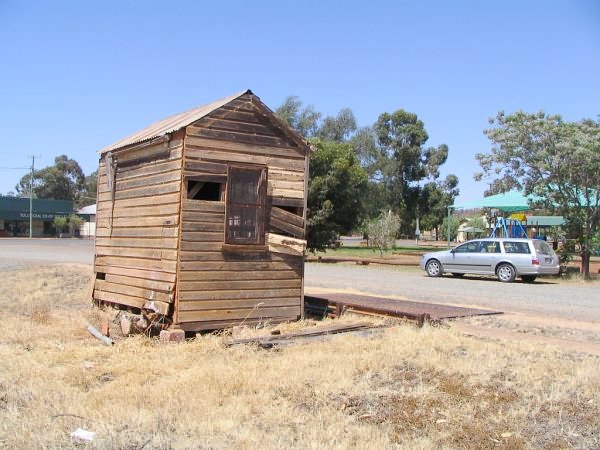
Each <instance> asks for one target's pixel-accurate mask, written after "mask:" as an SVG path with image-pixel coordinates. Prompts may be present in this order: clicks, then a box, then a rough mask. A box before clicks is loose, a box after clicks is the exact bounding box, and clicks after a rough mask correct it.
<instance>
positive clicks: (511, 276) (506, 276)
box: [496, 263, 517, 283]
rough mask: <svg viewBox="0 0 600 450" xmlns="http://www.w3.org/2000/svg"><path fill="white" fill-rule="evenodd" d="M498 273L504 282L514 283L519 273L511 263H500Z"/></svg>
mask: <svg viewBox="0 0 600 450" xmlns="http://www.w3.org/2000/svg"><path fill="white" fill-rule="evenodd" d="M496 275H498V279H499V280H500V281H502V282H503V283H512V282H513V281H515V278H516V276H517V273H516V272H515V268H514V267H513V266H511V265H510V264H506V263H504V264H500V265H499V266H498V268H497V269H496Z"/></svg>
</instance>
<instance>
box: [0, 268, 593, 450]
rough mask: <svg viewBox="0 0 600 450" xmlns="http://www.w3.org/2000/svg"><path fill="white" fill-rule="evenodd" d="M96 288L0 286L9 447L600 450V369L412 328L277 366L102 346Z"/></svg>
mask: <svg viewBox="0 0 600 450" xmlns="http://www.w3.org/2000/svg"><path fill="white" fill-rule="evenodd" d="M90 274H91V271H90V270H89V268H85V269H82V267H81V266H53V267H42V266H39V267H34V268H31V269H28V270H22V269H21V270H14V271H7V272H2V277H1V278H0V292H2V294H1V296H0V310H2V311H3V313H4V314H3V327H2V328H0V365H1V367H0V369H1V370H0V447H7V448H62V447H76V446H79V445H80V444H78V443H76V442H74V441H73V439H72V438H71V437H70V435H69V433H70V432H72V431H74V430H75V429H76V428H78V427H81V428H84V429H88V430H92V431H95V432H96V433H97V436H96V438H95V440H94V441H93V442H92V443H90V444H87V445H86V447H89V448H146V449H148V448H238V449H245V448H302V449H305V448H370V449H388V448H394V447H397V448H423V449H425V448H427V449H429V448H506V449H509V448H510V449H521V448H525V449H527V448H565V447H578V448H593V447H598V446H600V436H599V431H598V430H600V419H599V418H600V377H598V364H599V359H598V358H595V357H591V356H585V355H576V354H567V353H563V352H558V351H555V350H552V349H548V348H545V347H540V346H537V345H532V344H528V343H527V342H526V341H524V342H522V343H518V344H510V343H498V342H492V341H482V340H478V339H474V338H468V337H464V336H462V335H459V334H458V333H455V332H454V331H452V330H448V329H443V328H431V327H427V326H426V327H424V328H422V329H416V328H414V327H413V326H410V325H402V326H398V327H394V328H390V329H387V330H386V331H384V332H382V333H380V334H376V335H372V336H370V337H367V338H365V337H358V336H337V337H335V338H333V339H331V340H329V341H324V342H316V343H310V344H306V345H294V346H289V347H284V348H280V349H277V350H276V351H273V350H261V349H258V348H256V347H253V346H236V347H232V348H227V347H226V346H225V340H226V339H229V338H230V336H228V335H227V333H221V334H215V335H203V336H198V337H197V338H195V339H192V340H190V341H187V342H186V343H184V344H179V345H162V344H160V343H159V342H158V341H157V340H156V339H150V338H147V337H145V336H135V337H132V338H127V339H121V340H119V341H118V343H117V345H115V346H114V347H105V346H102V345H101V344H100V343H98V342H97V341H96V340H95V339H94V338H92V337H91V336H89V335H88V334H87V332H86V331H85V328H84V327H83V325H82V318H85V319H87V320H89V321H90V322H92V323H95V324H96V325H98V324H99V323H100V321H101V320H102V319H104V318H106V317H107V314H108V313H106V312H102V311H99V310H98V309H95V308H90V306H89V304H87V303H86V302H85V301H83V299H84V296H85V292H86V289H87V279H88V277H89V276H90ZM38 307H40V308H42V307H43V308H42V309H37V308H38ZM34 311H35V314H34ZM34 317H35V318H34ZM342 320H344V319H342ZM307 326H314V322H309V321H307V322H303V323H295V324H288V325H280V326H278V327H277V328H280V329H281V330H282V331H284V332H285V331H290V330H296V329H299V328H302V327H307ZM269 330H270V328H268V327H267V328H265V329H261V330H253V329H244V328H240V329H236V330H233V333H234V334H235V336H236V337H241V336H247V335H250V334H256V333H268V332H269Z"/></svg>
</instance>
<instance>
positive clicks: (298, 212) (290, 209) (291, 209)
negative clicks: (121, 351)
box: [278, 205, 303, 217]
mask: <svg viewBox="0 0 600 450" xmlns="http://www.w3.org/2000/svg"><path fill="white" fill-rule="evenodd" d="M278 208H281V209H283V210H284V211H287V212H289V213H292V214H295V215H297V216H300V217H302V209H303V208H297V207H296V206H283V205H281V206H278Z"/></svg>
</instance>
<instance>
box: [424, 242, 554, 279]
mask: <svg viewBox="0 0 600 450" xmlns="http://www.w3.org/2000/svg"><path fill="white" fill-rule="evenodd" d="M421 268H422V269H423V270H425V271H426V272H427V275H429V276H430V277H439V276H442V275H443V274H444V273H451V274H452V275H454V276H462V275H464V274H466V273H472V274H477V275H496V276H497V277H498V279H499V280H500V281H502V282H505V283H510V282H512V281H514V280H515V278H516V277H521V279H522V280H523V281H524V282H526V283H532V282H533V281H535V279H536V277H537V276H538V275H558V273H559V272H560V263H559V258H558V256H557V255H556V253H554V250H552V247H550V246H549V245H548V243H547V242H545V241H542V240H539V239H516V238H515V239H513V238H487V239H474V240H472V241H468V242H465V243H464V244H461V245H459V246H458V247H455V248H453V249H451V250H443V251H440V252H433V253H426V254H425V255H423V256H422V257H421Z"/></svg>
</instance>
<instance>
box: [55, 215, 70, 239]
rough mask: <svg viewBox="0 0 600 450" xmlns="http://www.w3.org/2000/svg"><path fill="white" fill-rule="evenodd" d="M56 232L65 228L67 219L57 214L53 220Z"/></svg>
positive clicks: (62, 231) (63, 230) (61, 231)
mask: <svg viewBox="0 0 600 450" xmlns="http://www.w3.org/2000/svg"><path fill="white" fill-rule="evenodd" d="M53 224H54V228H55V229H56V234H57V235H59V234H61V233H64V232H65V231H66V230H67V224H68V219H67V218H66V217H62V216H57V217H55V218H54V221H53Z"/></svg>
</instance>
